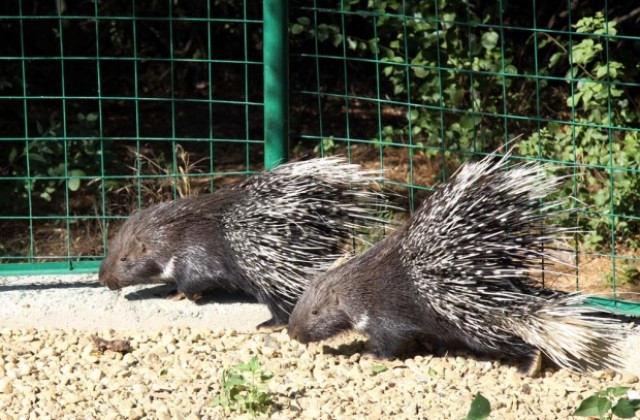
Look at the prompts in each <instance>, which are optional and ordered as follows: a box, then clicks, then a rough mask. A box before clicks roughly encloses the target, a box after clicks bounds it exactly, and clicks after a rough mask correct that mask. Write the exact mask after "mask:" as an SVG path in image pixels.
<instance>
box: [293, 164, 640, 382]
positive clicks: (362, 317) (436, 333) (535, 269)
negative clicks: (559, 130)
mask: <svg viewBox="0 0 640 420" xmlns="http://www.w3.org/2000/svg"><path fill="white" fill-rule="evenodd" d="M506 167H507V156H505V157H503V158H502V159H501V160H499V161H496V160H495V159H494V158H492V157H487V158H485V159H483V160H482V161H480V162H476V163H467V164H464V165H463V166H461V167H460V168H459V170H458V171H457V172H456V173H455V174H454V175H453V176H452V178H451V179H450V180H449V181H448V182H447V183H444V184H440V185H438V186H436V188H435V190H434V192H433V194H432V195H430V196H429V198H428V199H427V200H426V201H425V202H424V203H423V204H422V205H421V206H420V207H419V209H418V210H417V211H416V213H415V214H414V215H413V217H412V218H411V219H410V220H409V222H408V223H406V224H405V225H404V226H403V227H400V228H398V229H397V230H396V231H395V232H394V233H393V234H392V235H390V236H388V237H387V238H385V239H383V240H382V241H381V242H379V243H377V244H376V245H375V246H374V247H373V248H371V249H370V250H368V251H367V252H365V253H363V254H361V255H359V256H357V257H355V258H353V259H351V260H350V261H348V262H346V263H345V264H344V265H342V266H340V267H337V268H335V269H333V270H330V271H328V272H327V273H325V274H324V275H322V276H320V277H319V278H317V279H315V280H313V281H312V282H311V285H310V287H309V289H308V290H306V291H305V293H304V294H303V296H302V297H301V298H300V300H299V301H298V303H297V305H296V306H295V308H294V310H293V312H292V314H291V317H290V320H289V328H288V330H289V334H290V336H291V337H292V338H294V339H296V340H298V341H300V342H302V343H308V342H314V341H320V340H323V339H325V338H329V337H331V336H333V335H336V334H337V333H339V332H342V331H345V330H351V329H355V330H357V331H359V332H362V333H364V334H365V335H367V336H368V337H369V342H370V345H371V347H372V351H373V353H374V354H375V355H377V356H379V357H390V356H394V355H397V354H398V352H399V351H400V350H402V349H404V348H406V344H407V343H408V342H410V341H414V340H415V341H418V342H421V341H427V342H429V343H431V344H432V345H434V346H435V347H437V348H445V349H448V348H460V347H462V348H467V349H470V350H472V351H474V352H476V353H482V354H485V355H493V356H498V357H507V358H511V359H514V358H515V359H516V360H518V361H519V362H520V363H521V365H520V370H521V371H522V372H523V373H535V371H536V370H537V369H538V368H539V366H540V365H539V363H540V361H541V359H540V357H541V352H542V353H544V354H546V355H547V356H548V357H549V358H550V359H552V360H553V361H554V362H555V363H556V364H557V365H559V366H561V367H564V368H568V369H571V370H575V371H588V370H597V369H601V368H612V369H615V370H618V371H621V370H625V371H628V370H629V369H627V368H629V367H628V366H625V363H626V359H628V358H629V357H630V356H629V355H628V354H626V353H625V350H624V349H623V348H622V345H621V343H622V342H623V340H624V339H625V338H626V337H627V335H628V334H629V333H630V331H629V330H627V329H626V326H625V324H624V323H623V321H622V320H621V319H616V318H615V317H613V316H608V315H607V314H606V313H603V311H601V310H599V309H596V308H593V307H590V306H587V305H584V299H585V297H584V296H582V295H578V294H575V293H573V294H571V293H569V294H567V293H562V292H559V291H554V290H551V289H547V288H544V287H541V285H540V284H539V281H538V280H536V274H539V273H540V271H542V269H541V265H540V262H541V261H542V259H543V258H544V259H546V260H547V261H549V260H550V261H556V262H559V259H558V256H559V255H561V254H559V253H558V252H560V251H562V250H561V249H559V247H558V246H557V243H558V241H557V239H558V238H560V237H562V236H564V235H566V234H568V233H570V232H576V230H575V229H572V228H563V227H560V226H557V225H554V224H549V223H547V224H546V225H543V223H544V222H549V219H550V217H551V216H552V215H553V214H554V213H558V212H563V210H561V207H560V204H561V203H562V201H553V202H547V203H544V202H543V199H544V198H547V197H548V196H549V195H550V193H552V192H553V191H554V190H555V189H556V188H557V186H558V185H559V183H560V182H561V179H560V178H557V177H553V176H549V175H547V174H546V168H545V166H544V165H539V164H536V163H531V162H529V163H520V164H516V165H511V166H510V167H509V168H508V171H506V170H505V169H507V168H506ZM634 369H635V368H634ZM634 373H635V372H634Z"/></svg>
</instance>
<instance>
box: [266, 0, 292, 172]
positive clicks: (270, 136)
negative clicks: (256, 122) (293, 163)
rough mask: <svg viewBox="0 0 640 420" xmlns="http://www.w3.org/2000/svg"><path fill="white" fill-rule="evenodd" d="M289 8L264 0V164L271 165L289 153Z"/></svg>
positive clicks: (277, 2) (271, 0)
mask: <svg viewBox="0 0 640 420" xmlns="http://www.w3.org/2000/svg"><path fill="white" fill-rule="evenodd" d="M287 11H288V8H287V2H286V1H282V0H265V1H264V4H263V20H264V23H263V25H264V44H263V45H264V166H265V169H271V168H273V167H275V166H277V165H278V164H280V163H282V162H284V161H286V160H287V158H288V154H289V66H288V54H289V47H288V45H289V44H288V39H287V35H288V13H287Z"/></svg>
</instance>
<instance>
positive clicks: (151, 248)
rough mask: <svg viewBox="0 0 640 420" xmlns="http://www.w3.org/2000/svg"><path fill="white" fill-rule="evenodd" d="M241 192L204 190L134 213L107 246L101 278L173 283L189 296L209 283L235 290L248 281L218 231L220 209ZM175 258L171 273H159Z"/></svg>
mask: <svg viewBox="0 0 640 420" xmlns="http://www.w3.org/2000/svg"><path fill="white" fill-rule="evenodd" d="M241 194H242V191H225V192H224V194H205V195H201V196H195V197H189V198H184V199H180V200H176V201H173V202H168V203H161V204H157V205H154V206H151V207H149V208H146V209H144V210H141V211H139V212H137V213H134V214H133V215H132V216H131V217H130V218H129V219H128V220H127V221H126V222H125V223H124V224H123V225H122V227H121V228H120V230H119V231H118V234H117V235H116V236H115V237H114V238H113V239H112V240H111V241H110V242H109V247H108V249H109V252H108V253H107V256H106V257H105V259H104V260H103V262H102V265H101V266H100V273H99V279H100V283H102V284H103V285H106V286H108V287H109V288H110V289H112V290H115V289H120V288H122V287H127V286H131V285H135V284H146V283H173V284H175V285H176V286H177V288H178V291H179V292H182V293H184V294H185V295H186V296H187V297H189V298H192V297H194V296H195V295H196V294H198V293H201V292H204V291H206V290H209V289H215V288H224V289H227V290H231V291H233V290H237V289H239V288H240V287H239V286H240V284H248V283H249V282H246V281H245V282H243V280H242V275H241V272H240V270H239V268H238V266H237V264H236V262H235V260H234V258H233V257H232V256H231V255H230V254H229V253H228V252H225V251H226V249H227V248H228V245H227V244H226V243H225V240H224V236H223V235H221V232H220V230H221V229H222V226H221V224H220V217H221V214H222V213H224V212H225V211H226V209H227V207H228V206H229V205H230V204H232V203H233V202H234V201H235V200H238V199H239V198H240V196H241ZM194 245H197V246H198V247H200V248H201V250H202V251H203V252H196V251H200V248H194ZM172 258H173V259H174V263H173V265H174V269H173V270H172V271H173V275H172V276H170V277H168V278H164V279H163V278H160V276H161V274H162V272H163V271H164V269H165V267H166V266H167V264H169V261H170V260H171V259H172ZM234 279H236V280H234ZM238 283H240V284H238Z"/></svg>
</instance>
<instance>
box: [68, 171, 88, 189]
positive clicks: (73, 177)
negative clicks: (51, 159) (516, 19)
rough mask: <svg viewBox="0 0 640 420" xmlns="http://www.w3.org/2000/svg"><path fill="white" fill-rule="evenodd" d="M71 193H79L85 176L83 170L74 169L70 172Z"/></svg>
mask: <svg viewBox="0 0 640 420" xmlns="http://www.w3.org/2000/svg"><path fill="white" fill-rule="evenodd" d="M69 175H70V177H69V184H68V186H69V191H78V189H79V188H80V178H79V177H82V176H85V173H84V171H83V170H82V169H73V170H71V171H69Z"/></svg>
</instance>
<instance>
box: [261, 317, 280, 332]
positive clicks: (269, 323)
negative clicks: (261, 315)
mask: <svg viewBox="0 0 640 420" xmlns="http://www.w3.org/2000/svg"><path fill="white" fill-rule="evenodd" d="M256 328H257V329H259V330H265V329H267V330H271V331H280V330H283V329H285V328H287V323H286V322H283V321H279V320H277V319H276V318H275V317H274V318H270V319H268V320H266V321H264V322H261V323H260V324H258V326H257V327H256Z"/></svg>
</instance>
